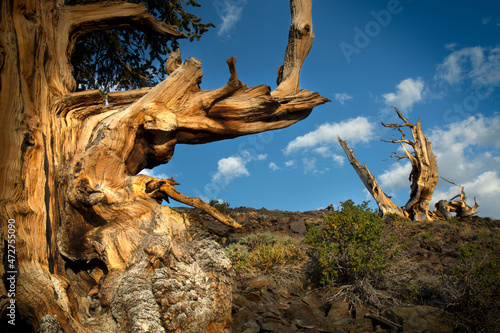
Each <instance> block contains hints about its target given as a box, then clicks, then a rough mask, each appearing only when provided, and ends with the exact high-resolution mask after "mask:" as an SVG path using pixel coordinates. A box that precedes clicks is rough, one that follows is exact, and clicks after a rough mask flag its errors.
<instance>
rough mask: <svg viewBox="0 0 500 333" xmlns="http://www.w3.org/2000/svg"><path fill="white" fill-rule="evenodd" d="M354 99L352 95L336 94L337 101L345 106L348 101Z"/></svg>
mask: <svg viewBox="0 0 500 333" xmlns="http://www.w3.org/2000/svg"><path fill="white" fill-rule="evenodd" d="M350 99H352V96H351V95H348V94H347V93H345V92H343V93H336V94H335V100H336V101H337V102H339V103H340V104H344V103H345V102H346V101H348V100H350Z"/></svg>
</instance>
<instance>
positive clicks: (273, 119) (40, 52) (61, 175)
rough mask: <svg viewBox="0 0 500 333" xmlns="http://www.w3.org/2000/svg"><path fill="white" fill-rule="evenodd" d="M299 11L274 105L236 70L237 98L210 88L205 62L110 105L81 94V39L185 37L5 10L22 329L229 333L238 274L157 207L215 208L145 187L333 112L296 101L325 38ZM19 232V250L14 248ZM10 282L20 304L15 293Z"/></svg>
mask: <svg viewBox="0 0 500 333" xmlns="http://www.w3.org/2000/svg"><path fill="white" fill-rule="evenodd" d="M291 9H292V25H291V28H290V29H291V31H290V39H289V44H288V47H287V51H286V56H285V61H284V65H283V70H281V71H280V73H281V74H280V78H279V82H280V84H279V86H278V88H277V89H276V90H275V91H273V92H271V91H270V89H269V87H267V86H265V85H261V86H256V87H251V88H247V87H246V86H245V85H244V84H243V83H242V82H241V81H239V80H238V78H237V74H236V67H235V59H234V58H231V59H229V60H228V65H229V70H230V78H229V81H228V83H227V84H226V85H225V86H224V87H222V88H220V89H216V90H211V91H204V90H201V89H200V88H199V83H200V82H201V78H202V71H201V63H200V62H199V61H198V60H196V59H194V58H189V59H187V60H186V61H184V63H183V64H182V65H180V66H179V67H178V68H175V64H176V63H177V64H178V61H177V60H176V61H170V63H169V72H170V73H171V74H170V75H169V76H168V77H167V79H165V80H164V81H163V82H161V83H160V84H159V85H157V86H156V87H154V88H145V89H140V90H135V91H128V92H116V93H110V94H109V96H108V104H107V105H104V103H103V100H102V95H101V93H100V92H99V91H85V92H79V93H73V92H72V91H74V88H75V82H74V79H73V77H72V75H71V67H70V59H69V57H70V55H71V52H72V49H73V45H74V44H75V42H76V40H77V38H78V37H79V36H81V35H83V34H86V33H89V32H93V31H97V30H105V29H110V28H112V27H116V26H120V27H133V28H140V29H146V30H150V31H152V32H155V33H160V34H170V35H173V36H176V37H179V38H181V37H183V36H184V35H183V34H182V33H180V32H178V31H177V30H176V29H175V27H170V26H168V25H166V24H164V23H162V22H159V21H157V20H156V19H154V18H153V17H152V16H151V15H150V14H148V13H147V11H146V9H145V8H144V7H143V6H142V5H137V4H130V3H124V2H105V3H96V4H91V5H77V6H66V5H64V1H62V0H52V1H45V0H12V1H2V2H1V8H0V31H1V33H0V110H1V112H0V126H1V127H2V128H1V131H0V135H1V145H0V157H1V158H2V162H1V165H0V186H1V188H2V192H1V193H0V202H1V206H0V215H1V219H2V220H1V228H2V234H3V237H4V239H5V240H12V239H14V240H15V243H14V242H11V244H7V243H5V247H4V248H3V255H4V258H7V253H8V252H7V251H8V250H9V249H12V248H13V247H14V246H15V253H16V258H15V266H12V267H11V266H9V265H6V266H3V267H2V272H1V273H2V275H3V276H4V284H2V285H1V286H0V288H1V289H2V290H1V291H2V293H1V294H2V297H1V299H0V308H1V311H2V315H3V316H4V317H5V315H7V314H9V313H10V312H9V311H10V310H9V309H8V306H9V304H10V303H11V300H15V307H16V309H17V311H18V312H17V313H16V316H17V317H16V321H17V324H19V323H20V321H22V320H23V321H26V322H27V323H28V324H29V325H31V326H32V327H33V329H35V330H36V329H39V328H40V327H42V328H43V329H46V327H48V326H50V325H53V326H58V325H60V326H61V327H62V329H63V330H64V331H65V332H87V331H96V332H105V331H107V332H112V331H131V332H132V331H133V332H164V331H177V332H202V331H214V332H215V331H222V330H223V328H224V327H227V326H228V324H229V322H230V315H231V297H230V294H231V267H230V263H229V261H228V260H227V258H226V257H225V256H224V255H223V253H222V252H221V250H220V248H219V247H218V246H217V245H216V244H215V243H212V242H210V241H194V240H192V239H191V237H190V236H189V234H188V233H187V229H186V223H188V221H186V220H185V217H184V216H183V215H180V214H178V213H176V212H174V211H172V210H171V209H169V208H168V207H165V206H161V205H160V203H159V202H161V200H162V199H166V198H167V197H169V196H170V197H172V198H173V199H175V200H180V201H184V202H188V203H190V204H194V205H197V206H200V208H202V209H206V210H208V211H209V210H210V208H207V207H206V206H205V205H204V204H203V203H202V202H199V201H198V200H197V199H196V198H188V197H185V196H183V195H182V194H180V193H179V192H177V191H176V190H175V188H174V187H173V186H174V185H175V184H176V183H175V181H173V180H159V179H154V178H152V177H148V176H144V175H138V173H139V172H140V171H141V170H142V169H144V168H152V167H154V166H157V165H159V164H162V163H167V162H168V161H169V160H170V159H171V158H172V155H173V153H174V147H175V145H176V144H178V143H185V144H199V143H205V142H211V141H216V140H223V139H229V138H234V137H238V136H241V135H247V134H253V133H259V132H262V131H267V130H273V129H279V128H283V127H287V126H289V125H292V124H294V123H295V122H297V121H299V120H301V119H304V118H305V117H307V116H308V115H309V113H310V112H311V110H312V108H313V107H315V106H317V105H320V104H323V103H325V102H326V101H327V99H326V98H324V97H321V96H320V95H318V94H317V93H314V92H308V91H306V90H301V89H300V88H299V83H298V80H299V73H300V68H301V66H302V63H303V61H304V59H305V57H306V56H307V53H308V52H309V49H310V47H311V44H312V38H313V33H312V21H311V16H310V0H292V1H291ZM209 212H210V211H209ZM211 213H212V214H215V215H217V214H218V213H217V212H214V211H211ZM216 217H217V216H216ZM218 218H219V219H220V220H221V221H222V222H224V223H226V224H229V225H232V226H234V227H238V225H237V224H235V222H234V221H232V220H230V219H228V218H225V217H222V216H219V217H218ZM12 221H15V222H12ZM13 226H14V227H15V228H14V227H13ZM11 229H13V230H15V238H12V237H11V238H8V235H9V232H10V231H9V230H11ZM9 245H10V246H11V248H8V246H9ZM4 262H5V260H4ZM13 262H14V261H13ZM16 272H17V273H16ZM10 276H14V280H15V281H16V283H15V284H14V285H13V286H15V288H14V290H12V285H11V284H10V283H9V282H5V281H6V279H5V278H9V277H10ZM8 281H10V280H8ZM14 291H15V297H8V296H9V295H10V296H14V295H13V292H14ZM52 316H56V317H57V318H54V317H52ZM7 319H8V318H7ZM56 319H57V320H56Z"/></svg>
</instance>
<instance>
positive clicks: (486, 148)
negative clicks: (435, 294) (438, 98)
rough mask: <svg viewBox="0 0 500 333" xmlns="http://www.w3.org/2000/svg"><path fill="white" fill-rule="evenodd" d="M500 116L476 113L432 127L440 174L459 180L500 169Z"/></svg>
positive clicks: (431, 134)
mask: <svg viewBox="0 0 500 333" xmlns="http://www.w3.org/2000/svg"><path fill="white" fill-rule="evenodd" d="M498 128H500V115H493V116H490V117H484V116H483V115H478V116H473V117H470V118H468V119H465V120H463V121H460V122H454V123H451V124H449V125H447V126H445V127H436V128H434V129H432V130H431V133H430V135H428V136H429V140H430V141H431V143H432V144H433V151H434V154H435V155H436V160H437V164H438V167H439V174H440V175H442V176H443V177H445V178H447V179H450V180H452V181H454V182H455V183H457V182H464V181H467V180H468V179H470V177H471V176H472V175H477V174H478V173H480V172H484V171H487V170H488V169H490V170H491V169H494V170H500V168H499V163H498V159H499V158H500V151H499V149H500V132H499V131H498Z"/></svg>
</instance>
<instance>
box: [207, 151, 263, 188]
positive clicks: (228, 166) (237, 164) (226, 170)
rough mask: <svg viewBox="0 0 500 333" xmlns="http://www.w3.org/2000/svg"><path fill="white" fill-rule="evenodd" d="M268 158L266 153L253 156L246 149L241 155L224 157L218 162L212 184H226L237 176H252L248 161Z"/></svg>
mask: <svg viewBox="0 0 500 333" xmlns="http://www.w3.org/2000/svg"><path fill="white" fill-rule="evenodd" d="M266 158H267V155H265V154H260V155H257V156H252V155H251V154H250V153H249V152H248V151H246V150H243V151H242V152H241V153H240V154H239V155H233V156H229V157H225V158H222V159H220V160H219V161H218V162H217V172H216V173H215V174H214V175H213V177H212V184H220V185H223V186H226V185H227V184H229V183H230V182H232V181H233V180H235V179H236V178H240V177H248V176H250V172H249V171H248V169H247V167H246V165H247V164H248V162H252V161H263V160H265V159H266Z"/></svg>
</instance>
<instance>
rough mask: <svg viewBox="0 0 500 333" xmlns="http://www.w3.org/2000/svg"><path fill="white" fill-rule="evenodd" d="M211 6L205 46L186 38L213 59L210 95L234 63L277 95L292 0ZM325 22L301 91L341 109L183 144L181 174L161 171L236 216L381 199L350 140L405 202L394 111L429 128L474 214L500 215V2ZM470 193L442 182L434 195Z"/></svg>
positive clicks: (400, 8) (415, 4)
mask: <svg viewBox="0 0 500 333" xmlns="http://www.w3.org/2000/svg"><path fill="white" fill-rule="evenodd" d="M199 2H200V4H202V8H197V9H195V10H193V12H194V13H196V14H197V15H199V16H201V17H202V18H203V20H204V21H211V22H213V23H214V24H215V25H216V28H215V29H212V30H211V31H210V32H208V33H206V34H205V35H203V36H202V38H201V40H200V41H199V42H193V43H189V42H187V41H181V54H182V58H183V60H184V59H186V58H187V57H196V58H198V59H200V60H201V62H202V68H203V72H204V77H203V83H202V84H201V87H202V89H206V90H209V89H216V88H219V87H221V86H223V85H224V84H225V83H226V81H227V79H228V77H229V72H228V69H227V65H226V63H225V60H226V59H227V58H229V57H231V56H236V57H237V63H236V68H237V71H238V76H239V79H240V80H241V81H242V82H244V83H246V84H247V85H248V86H254V85H258V84H267V85H269V86H271V88H273V89H274V88H275V87H276V83H275V82H276V72H277V69H278V66H279V65H281V64H282V62H283V57H284V51H285V48H286V44H287V40H288V30H289V25H290V10H289V1H284V0H282V1H278V0H266V1H264V0H215V1H199ZM312 14H313V32H314V33H315V35H316V37H315V39H314V44H313V47H312V50H311V52H310V53H309V56H308V58H307V59H306V62H305V64H304V66H303V68H302V74H301V88H303V89H307V90H310V91H317V92H319V93H320V94H321V95H323V96H326V97H328V98H329V99H330V100H331V101H332V102H331V103H327V104H325V105H322V106H319V107H317V108H315V109H314V111H313V112H312V114H311V115H310V116H309V117H308V118H307V119H305V120H303V121H301V122H299V123H297V124H295V125H293V126H291V127H288V128H285V129H282V130H278V131H272V132H266V133H261V134H258V135H252V136H245V137H241V138H237V139H233V140H226V141H220V142H214V143H210V144H205V145H193V146H190V145H177V147H176V151H175V154H174V157H173V158H172V160H171V161H170V162H169V163H168V164H167V165H163V166H160V167H157V168H155V169H154V170H152V171H148V172H150V173H153V174H154V175H156V176H160V177H174V179H175V180H177V181H178V182H179V183H180V185H178V186H177V189H178V190H179V191H180V192H182V193H183V194H185V195H189V196H198V197H201V198H202V199H204V200H210V199H224V200H226V201H228V202H229V204H230V205H231V207H238V206H247V207H255V208H260V207H265V208H267V209H281V210H289V211H306V210H314V209H318V208H324V207H327V206H328V205H329V204H334V206H338V204H339V202H341V201H345V200H347V199H353V200H354V201H355V202H361V201H363V200H368V199H370V200H372V198H371V197H369V196H367V192H366V190H365V188H364V185H363V183H362V182H361V180H360V179H359V178H358V176H357V174H356V173H355V171H354V169H353V168H352V166H351V165H350V164H349V162H348V160H347V158H346V156H345V155H344V152H343V151H342V149H341V147H340V145H339V144H338V142H337V140H336V137H337V135H340V136H341V138H342V139H343V140H347V143H348V145H349V146H350V147H351V148H354V153H355V155H356V157H357V158H358V160H359V161H360V162H361V163H363V164H364V163H366V164H367V165H368V167H369V169H370V171H371V172H372V173H373V174H374V175H375V177H376V178H377V180H378V181H379V184H380V185H381V187H382V189H383V190H384V191H385V192H386V193H387V194H388V195H392V198H393V201H394V202H395V203H396V204H398V205H404V204H405V203H406V201H407V200H408V198H409V192H410V190H409V186H410V183H409V181H408V174H409V171H410V167H409V164H408V161H407V160H401V161H396V160H395V159H388V158H389V156H390V155H391V154H392V153H393V152H395V151H396V152H398V151H400V148H399V147H398V146H397V145H395V144H390V143H383V142H381V141H380V140H379V136H380V137H382V138H385V139H390V138H391V137H392V135H395V136H396V137H398V133H397V132H393V131H391V130H390V129H386V128H383V127H382V126H381V125H380V122H381V121H384V122H386V123H394V122H398V119H397V118H396V114H395V112H394V111H391V109H390V106H392V105H394V106H396V107H398V108H399V109H400V111H401V112H402V113H403V114H404V115H405V117H407V118H408V119H409V120H410V122H412V123H416V122H417V121H418V119H420V121H421V122H422V128H423V130H424V134H425V135H427V136H428V137H429V138H430V140H431V142H432V144H433V149H434V153H435V155H436V156H437V162H438V167H439V173H440V175H441V176H443V177H444V178H446V179H449V180H451V181H453V182H455V183H458V184H461V185H463V186H465V191H466V194H467V196H468V198H469V204H470V205H472V204H473V203H474V202H473V198H474V197H476V199H477V201H478V203H479V205H480V207H479V209H478V211H479V214H478V215H480V216H490V217H494V218H500V208H498V207H499V204H498V198H500V94H499V92H500V40H499V38H498V36H500V2H498V1H475V2H471V1H461V2H457V1H424V0H422V1H419V0H413V1H410V0H401V1H395V0H390V1H337V0H322V1H319V0H313V13H312ZM409 135H410V134H409V133H408V136H409ZM459 193H460V190H459V188H458V187H456V186H453V185H450V184H449V183H446V182H445V181H443V180H440V181H439V183H438V186H437V187H436V190H435V194H434V199H435V200H439V199H451V197H453V196H455V195H456V194H459ZM172 204H173V205H174V206H175V205H177V203H175V202H172ZM372 204H373V200H372ZM431 204H432V205H433V202H432V203H431ZM373 207H375V205H374V204H373Z"/></svg>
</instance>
